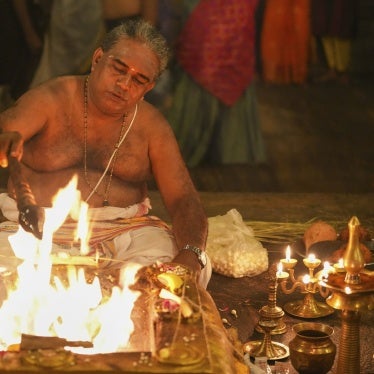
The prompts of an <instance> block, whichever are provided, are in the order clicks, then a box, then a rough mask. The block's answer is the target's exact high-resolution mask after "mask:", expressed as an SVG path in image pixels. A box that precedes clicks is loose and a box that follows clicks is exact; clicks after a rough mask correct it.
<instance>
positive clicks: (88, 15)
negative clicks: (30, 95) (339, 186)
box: [30, 0, 105, 87]
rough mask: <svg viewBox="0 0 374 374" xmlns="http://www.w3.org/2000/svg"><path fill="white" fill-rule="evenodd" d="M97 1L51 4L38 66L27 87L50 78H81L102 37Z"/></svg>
mask: <svg viewBox="0 0 374 374" xmlns="http://www.w3.org/2000/svg"><path fill="white" fill-rule="evenodd" d="M104 31H105V30H104V26H103V21H102V8H101V1H100V0H79V1H77V0H55V1H53V3H52V8H51V20H50V25H49V28H48V30H47V32H46V35H45V42H44V48H43V53H42V57H41V59H40V63H39V66H38V68H37V70H36V72H35V75H34V77H33V80H32V82H31V84H30V87H35V86H37V85H39V84H40V83H42V82H45V81H47V80H48V79H50V78H54V77H58V76H61V75H67V74H83V73H85V72H87V71H88V70H89V68H90V63H91V55H92V53H93V51H94V50H95V49H96V48H97V46H98V45H99V43H100V41H101V39H102V37H103V36H104Z"/></svg>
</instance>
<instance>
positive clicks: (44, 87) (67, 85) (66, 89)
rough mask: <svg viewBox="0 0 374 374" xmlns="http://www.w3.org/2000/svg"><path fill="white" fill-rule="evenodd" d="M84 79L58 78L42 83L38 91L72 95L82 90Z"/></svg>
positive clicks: (37, 88)
mask: <svg viewBox="0 0 374 374" xmlns="http://www.w3.org/2000/svg"><path fill="white" fill-rule="evenodd" d="M82 81H83V78H82V77H81V76H73V75H69V76H62V77H56V78H52V79H50V80H48V81H47V82H44V83H42V84H41V85H39V86H38V87H36V90H40V91H50V92H51V93H54V94H72V93H74V92H75V91H77V89H80V88H81V85H82Z"/></svg>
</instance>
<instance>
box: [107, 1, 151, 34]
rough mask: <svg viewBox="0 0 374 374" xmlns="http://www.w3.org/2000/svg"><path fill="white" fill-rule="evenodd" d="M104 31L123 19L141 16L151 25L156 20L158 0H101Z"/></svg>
mask: <svg viewBox="0 0 374 374" xmlns="http://www.w3.org/2000/svg"><path fill="white" fill-rule="evenodd" d="M102 8H103V18H104V22H105V28H106V31H109V30H111V29H112V28H114V27H116V26H118V25H119V24H120V23H121V22H122V21H123V20H124V19H128V18H137V17H141V18H143V19H144V20H145V21H147V22H149V23H150V24H151V25H153V26H156V25H157V22H158V0H102Z"/></svg>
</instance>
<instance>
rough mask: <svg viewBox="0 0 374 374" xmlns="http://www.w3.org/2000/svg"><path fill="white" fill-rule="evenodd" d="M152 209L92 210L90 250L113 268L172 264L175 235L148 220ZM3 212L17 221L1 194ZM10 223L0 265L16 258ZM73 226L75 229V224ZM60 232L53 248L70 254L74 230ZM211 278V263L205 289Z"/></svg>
mask: <svg viewBox="0 0 374 374" xmlns="http://www.w3.org/2000/svg"><path fill="white" fill-rule="evenodd" d="M150 208H151V206H150V201H149V199H148V198H147V199H145V200H144V201H143V202H142V203H139V204H134V205H132V206H130V207H127V208H117V207H102V208H90V209H89V212H88V215H89V217H91V219H92V223H93V226H92V238H91V239H92V240H91V241H90V246H91V245H92V246H93V247H94V248H95V250H96V249H97V247H98V246H99V247H100V250H101V255H103V256H104V257H106V258H108V259H109V260H110V261H109V263H112V264H114V265H113V266H116V265H115V264H119V265H120V266H122V267H123V266H127V265H128V264H130V263H131V264H134V263H136V264H140V265H142V266H149V265H152V264H155V263H157V262H172V261H173V259H174V257H175V256H176V255H177V253H178V248H177V245H176V242H175V238H174V235H173V233H172V231H171V229H170V228H169V227H168V226H167V225H166V223H164V222H162V221H161V220H159V219H158V218H157V217H151V216H145V215H146V214H147V213H148V211H149V209H150ZM0 209H1V211H2V213H3V215H4V217H5V218H6V219H8V220H9V221H11V222H17V221H18V210H17V204H16V202H15V200H13V199H12V198H10V197H9V196H8V194H6V193H3V194H0ZM9 221H8V222H3V223H2V224H0V254H2V256H1V257H0V263H1V262H4V261H1V260H4V258H5V259H6V257H7V256H13V257H14V254H13V252H12V250H11V247H10V244H9V241H8V236H9V235H10V232H9V230H7V229H6V227H9ZM7 225H8V226H7ZM70 225H75V226H76V223H70ZM59 231H60V230H59ZM59 231H58V232H57V233H56V234H55V237H54V241H55V239H56V243H57V244H56V243H55V244H54V246H53V251H54V252H58V251H64V250H65V251H66V248H67V247H69V251H70V252H71V248H72V247H71V245H69V246H67V244H68V243H70V240H71V234H72V232H73V229H72V228H70V227H69V223H67V224H66V225H65V224H64V226H63V227H62V229H61V231H62V232H60V233H59ZM66 231H70V236H69V234H68V235H66ZM12 233H14V231H13V232H12ZM75 251H77V249H75ZM77 254H78V252H77ZM211 274H212V266H211V262H210V260H209V259H208V264H207V266H206V267H205V268H204V269H203V270H202V271H201V274H200V278H199V283H200V285H201V286H202V287H204V288H206V287H207V285H208V282H209V280H210V277H211Z"/></svg>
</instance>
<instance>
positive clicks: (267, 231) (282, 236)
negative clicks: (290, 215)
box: [245, 218, 347, 244]
mask: <svg viewBox="0 0 374 374" xmlns="http://www.w3.org/2000/svg"><path fill="white" fill-rule="evenodd" d="M318 220H319V219H318V218H313V219H311V220H309V221H307V222H303V223H302V222H267V221H245V223H246V225H247V226H249V227H251V228H252V229H253V231H254V234H255V238H256V239H257V240H259V241H260V242H265V243H271V244H285V243H292V242H294V241H296V240H298V239H300V238H302V237H303V235H304V232H305V230H307V229H308V228H309V227H310V225H311V224H312V223H314V222H316V221H318ZM329 224H330V225H332V226H333V227H335V228H339V227H344V226H345V225H347V223H346V222H342V221H334V222H329Z"/></svg>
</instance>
